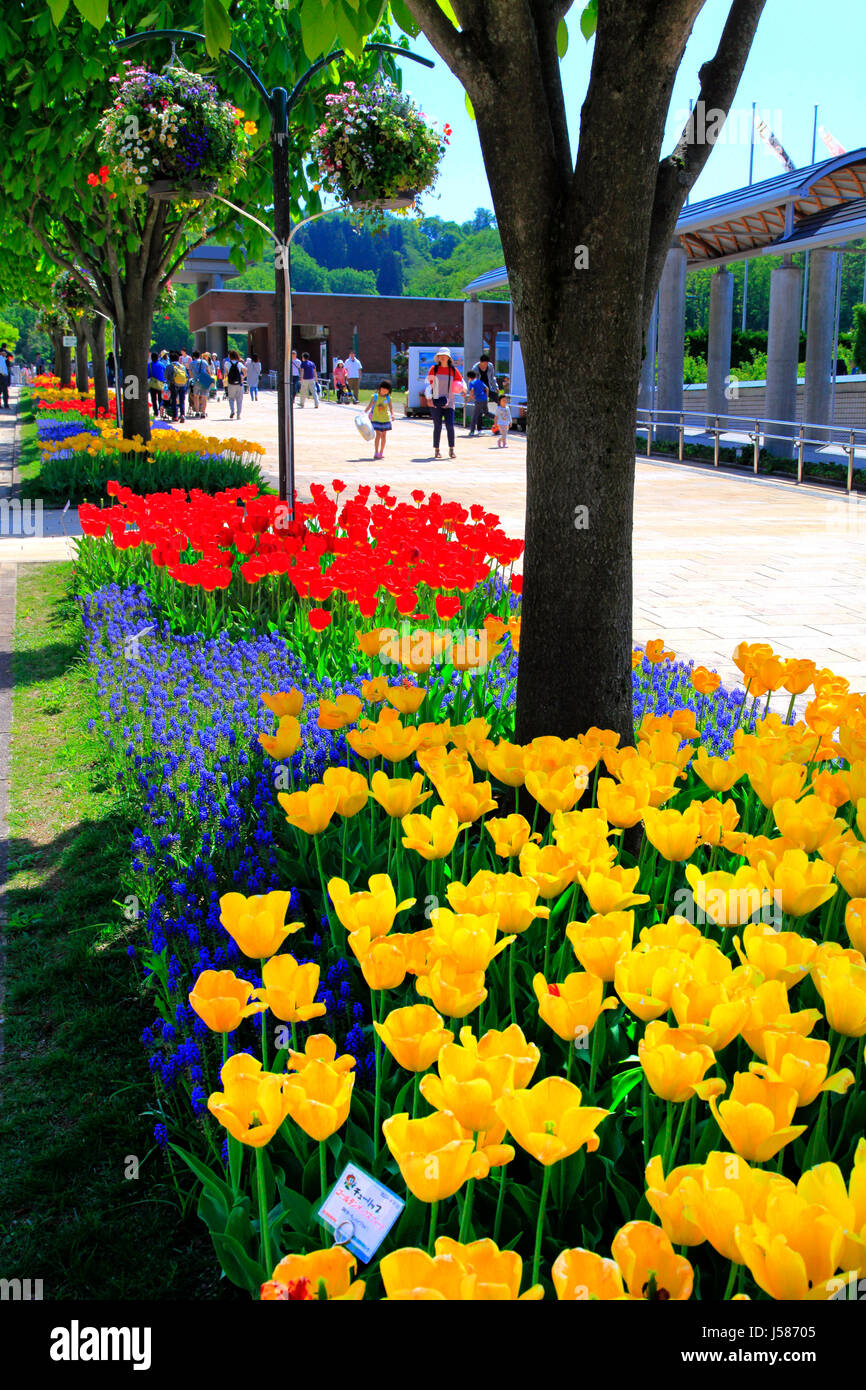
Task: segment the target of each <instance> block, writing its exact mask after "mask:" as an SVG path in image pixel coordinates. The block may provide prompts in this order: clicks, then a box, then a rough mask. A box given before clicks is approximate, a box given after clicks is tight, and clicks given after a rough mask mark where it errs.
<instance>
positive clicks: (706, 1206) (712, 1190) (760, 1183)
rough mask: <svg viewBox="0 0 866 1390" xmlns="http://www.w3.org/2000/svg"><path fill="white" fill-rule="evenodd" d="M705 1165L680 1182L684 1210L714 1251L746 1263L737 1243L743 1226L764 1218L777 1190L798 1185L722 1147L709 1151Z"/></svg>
mask: <svg viewBox="0 0 866 1390" xmlns="http://www.w3.org/2000/svg"><path fill="white" fill-rule="evenodd" d="M701 1167H702V1172H701V1174H700V1175H699V1176H697V1175H696V1176H695V1177H694V1178H693V1177H691V1176H686V1177H684V1178H683V1179H682V1181H681V1183H680V1185H679V1192H680V1194H681V1200H682V1203H683V1210H684V1212H685V1214H686V1215H687V1216H688V1217H689V1219H690V1220H692V1221H693V1222H694V1223H695V1225H696V1226H697V1227H698V1229H699V1230H701V1231H703V1233H704V1235H705V1237H706V1239H707V1240H708V1241H709V1243H710V1245H712V1247H713V1249H714V1250H717V1251H718V1252H719V1254H720V1255H722V1256H723V1257H724V1259H726V1260H730V1261H731V1262H732V1263H733V1264H742V1263H743V1257H742V1255H741V1254H740V1247H739V1245H738V1243H737V1235H738V1233H739V1230H740V1228H741V1227H742V1226H743V1225H745V1224H748V1223H750V1222H751V1221H753V1220H762V1219H763V1216H764V1213H765V1211H766V1207H767V1202H768V1201H769V1198H770V1196H771V1195H772V1193H773V1192H775V1191H779V1190H787V1191H793V1190H794V1185H793V1183H791V1182H789V1181H788V1179H787V1178H783V1177H782V1176H781V1175H780V1174H778V1173H768V1172H766V1171H765V1170H764V1169H762V1168H750V1167H749V1165H748V1163H747V1162H746V1161H745V1159H743V1158H740V1157H738V1155H736V1154H731V1153H720V1152H719V1151H718V1150H716V1151H714V1152H713V1153H710V1154H708V1155H707V1160H706V1162H705V1163H704V1164H703V1165H701Z"/></svg>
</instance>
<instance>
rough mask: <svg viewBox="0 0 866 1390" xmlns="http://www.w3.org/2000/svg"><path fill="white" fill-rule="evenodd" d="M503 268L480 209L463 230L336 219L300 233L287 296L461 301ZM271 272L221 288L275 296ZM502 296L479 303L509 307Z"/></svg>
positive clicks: (249, 273)
mask: <svg viewBox="0 0 866 1390" xmlns="http://www.w3.org/2000/svg"><path fill="white" fill-rule="evenodd" d="M502 262H503V255H502V243H501V241H500V239H499V233H498V231H497V230H496V220H495V218H494V216H493V213H492V212H490V211H488V209H486V208H478V209H477V210H476V212H475V216H474V217H473V218H471V219H470V221H468V222H462V223H460V222H443V220H442V219H441V218H440V217H425V218H421V219H419V218H414V217H395V216H390V215H389V216H388V217H386V222H385V228H384V230H383V231H381V232H378V233H377V232H374V231H371V230H370V228H369V227H368V226H361V227H355V226H353V224H352V219H351V218H350V217H349V216H343V215H341V214H339V213H334V215H333V216H331V217H322V218H320V219H319V220H318V221H317V222H312V223H310V225H309V226H308V227H302V228H301V230H300V231H299V232H298V234H297V236H296V237H295V239H294V242H293V243H292V289H293V290H295V291H296V292H297V293H303V292H304V291H307V292H311V291H317V290H318V291H320V292H322V293H328V292H330V293H332V294H382V295H419V296H422V297H425V298H427V297H430V298H437V299H438V298H446V299H447V298H453V299H461V298H462V297H463V286H464V285H465V284H466V283H467V282H468V281H469V280H473V279H474V278H475V276H476V275H481V274H482V273H483V272H484V271H486V270H493V269H495V268H496V267H497V266H500V265H501V264H502ZM273 284H274V272H273V268H272V267H270V266H264V265H259V266H251V267H250V268H249V269H247V270H245V271H244V272H243V274H242V275H240V276H238V277H237V278H236V279H232V280H231V281H230V282H229V284H228V286H227V288H230V289H233V290H242V289H250V290H254V289H273ZM507 297H508V294H507V291H506V290H494V291H492V292H491V293H490V294H489V295H485V298H489V299H507Z"/></svg>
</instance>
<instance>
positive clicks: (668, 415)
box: [637, 406, 866, 493]
mask: <svg viewBox="0 0 866 1390" xmlns="http://www.w3.org/2000/svg"><path fill="white" fill-rule="evenodd" d="M690 416H692V417H695V418H694V419H689V418H687V417H690ZM708 419H712V420H713V422H714V423H713V424H712V425H709V424H708V423H707V421H708ZM723 422H729V423H723ZM750 423H751V418H747V417H745V416H743V415H717V414H715V413H713V414H708V412H707V411H706V410H661V409H655V408H652V409H650V408H649V407H647V406H639V407H638V409H637V431H638V432H641V431H642V430H644V429H645V430H646V432H647V448H646V452H647V458H649V456H650V453H651V451H652V445H653V435H654V432H655V430H656V429H658V428H660V427H661V428H667V429H670V428H671V427H675V428H676V430H677V444H678V447H677V454H678V457H679V459H680V461H681V462H682V459H683V448H684V443H685V431H686V428H687V427H690V426H692V427H693V426H695V425H700V428H701V430H702V432H703V433H705V434H712V435H713V467H714V468H718V466H719V440H720V437H721V435H722V434H723V433H731V432H732V427H733V428H736V429H737V430H738V431H739V433H741V434H745V435H746V436H747V437H748V439H749V440H750V442H751V444H752V448H753V472H755V473H757V472H758V466H759V461H760V454H761V447H762V444H763V443H765V442H766V441H767V440H768V439H784V440H786V441H789V442H790V443H791V444H792V446H794V447H796V450H797V482H798V483H802V481H803V462H804V458H803V456H804V450H805V448H806V445H815V446H818V447H820V448H826V446H827V445H828V444H830V445H832V444H838V445H840V446H841V447H842V450H843V452H844V453H845V454H846V455H847V457H848V474H847V479H846V488H845V490H846V492H848V493H851V492H852V490H853V486H854V458H855V450H856V448H857V446H858V443H859V444H860V445H862V446H863V447H866V428H864V427H862V426H842V425H830V424H823V423H821V424H819V423H815V422H810V421H799V420H776V419H771V418H769V417H764V418H757V419H755V421H754V429H751V430H750V429H749V428H748V426H749V424H750ZM767 425H782V426H784V430H783V431H781V432H779V431H775V430H769V429H767V428H766V426H767ZM807 429H808V430H820V431H821V432H822V433H821V434H820V435H817V436H814V437H809V436H807V434H806V430H807ZM837 432H838V433H839V434H840V435H843V436H844V437H843V438H836V437H835V436H836V433H837ZM858 435H860V436H862V439H860V440H858V439H857V438H856V436H858Z"/></svg>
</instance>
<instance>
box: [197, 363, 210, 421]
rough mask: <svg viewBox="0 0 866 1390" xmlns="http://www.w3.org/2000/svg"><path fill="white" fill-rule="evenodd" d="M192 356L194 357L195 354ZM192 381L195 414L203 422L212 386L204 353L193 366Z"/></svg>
mask: <svg viewBox="0 0 866 1390" xmlns="http://www.w3.org/2000/svg"><path fill="white" fill-rule="evenodd" d="M193 356H195V353H194V354H193ZM194 380H195V387H196V413H197V415H198V418H199V419H200V420H205V419H207V403H208V400H209V399H210V393H211V387H212V386H213V384H214V378H213V375H212V374H211V365H210V362H209V360H208V354H207V353H206V352H203V353H201V354H200V356H199V358H198V361H197V362H196V364H195V376H194Z"/></svg>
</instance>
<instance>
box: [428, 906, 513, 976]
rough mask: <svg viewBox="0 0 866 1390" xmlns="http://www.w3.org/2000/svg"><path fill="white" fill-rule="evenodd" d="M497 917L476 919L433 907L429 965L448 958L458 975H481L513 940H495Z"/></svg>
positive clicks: (448, 909) (510, 937)
mask: <svg viewBox="0 0 866 1390" xmlns="http://www.w3.org/2000/svg"><path fill="white" fill-rule="evenodd" d="M498 920H499V919H498V917H497V914H496V913H495V912H488V913H485V914H484V915H483V916H477V915H476V914H475V913H472V912H464V913H456V912H452V911H451V909H450V908H447V907H435V908H433V910H432V912H431V913H430V921H431V922H432V923H433V940H432V942H431V944H430V951H429V953H428V962H429V963H431V964H432V963H433V962H434V961H437V960H439V959H441V958H442V957H447V958H449V959H450V960H453V961H454V963H455V965H456V967H457V970H458V972H459V973H460V974H470V973H471V972H473V971H477V970H480V971H484V970H486V969H487V967H488V965H489V964H490V962H491V961H492V960H493V958H494V957H495V956H498V955H499V953H500V952H501V951H503V950H504V949H505V947H506V946H508V945H510V944H511V942H512V941H514V940H515V938H514V937H513V936H506V937H503V938H502V939H501V940H500V941H498V942H497V940H496V927H497V922H498Z"/></svg>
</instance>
